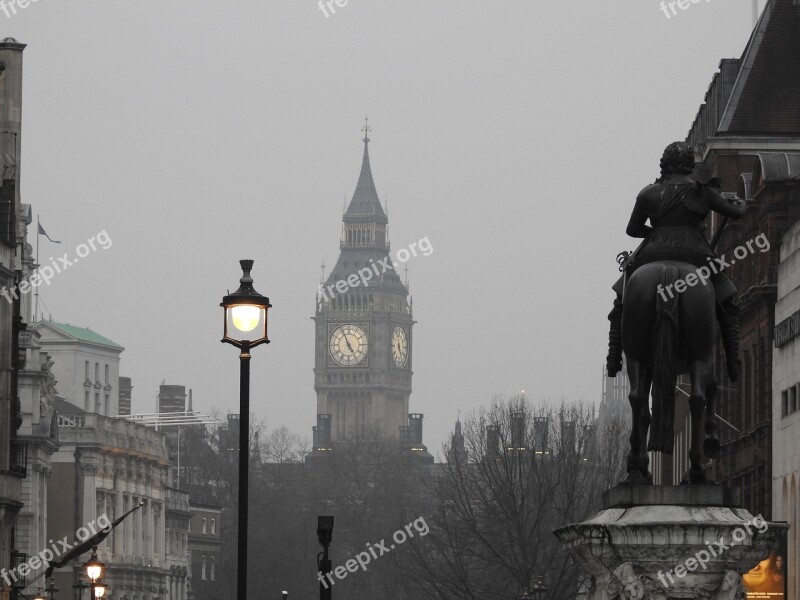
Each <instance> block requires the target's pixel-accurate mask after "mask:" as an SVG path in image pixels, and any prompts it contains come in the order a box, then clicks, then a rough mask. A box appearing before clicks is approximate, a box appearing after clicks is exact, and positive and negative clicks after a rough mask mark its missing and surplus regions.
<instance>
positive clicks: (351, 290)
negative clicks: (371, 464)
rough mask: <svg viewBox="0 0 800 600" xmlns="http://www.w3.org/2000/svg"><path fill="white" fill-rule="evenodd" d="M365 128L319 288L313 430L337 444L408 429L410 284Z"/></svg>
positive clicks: (394, 436) (394, 434) (393, 436)
mask: <svg viewBox="0 0 800 600" xmlns="http://www.w3.org/2000/svg"><path fill="white" fill-rule="evenodd" d="M363 131H364V159H363V162H362V164H361V174H360V175H359V178H358V184H357V185H356V190H355V192H354V193H353V198H352V200H351V201H350V204H349V206H348V207H347V210H346V211H345V213H344V217H343V218H342V238H341V242H340V244H339V248H340V253H339V260H337V261H336V266H335V267H334V268H333V270H332V271H331V273H330V275H329V276H328V278H327V280H326V281H325V282H324V283H323V284H322V287H321V289H320V291H319V292H318V294H317V307H316V315H315V316H314V317H313V319H314V322H315V329H316V343H315V347H316V357H315V363H314V389H315V391H316V392H317V414H318V423H317V425H318V426H317V428H315V429H320V433H321V436H320V437H321V439H325V438H327V439H329V440H330V442H333V443H335V442H342V441H348V440H355V439H359V438H366V437H372V436H375V435H380V436H382V437H383V439H397V438H398V435H399V434H400V431H401V428H402V429H403V430H404V431H405V432H407V431H408V430H409V418H408V399H409V396H410V395H411V375H412V371H411V362H412V358H413V350H412V339H413V337H412V331H411V330H412V327H413V324H414V321H413V318H412V315H411V305H410V303H409V295H408V289H407V287H406V286H405V285H404V284H403V282H402V281H401V280H400V277H399V276H398V274H397V272H396V271H395V269H394V266H393V264H392V258H391V256H390V253H389V238H388V235H387V225H388V223H389V219H388V217H387V216H386V213H385V212H384V210H383V207H382V206H381V203H380V200H379V199H378V193H377V191H376V189H375V183H374V181H373V179H372V169H371V168H370V162H369V141H370V140H369V132H370V129H369V126H368V124H367V125H365V126H364V130H363ZM416 416H417V415H414V417H416ZM419 418H420V419H421V415H419ZM419 427H420V428H421V421H420V423H419ZM420 434H421V431H420ZM420 441H421V440H420Z"/></svg>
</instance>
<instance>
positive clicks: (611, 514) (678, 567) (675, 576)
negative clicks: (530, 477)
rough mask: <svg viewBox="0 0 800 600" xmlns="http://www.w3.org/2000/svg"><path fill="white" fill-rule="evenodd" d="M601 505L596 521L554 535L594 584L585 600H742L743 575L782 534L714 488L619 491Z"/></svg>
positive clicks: (777, 525)
mask: <svg viewBox="0 0 800 600" xmlns="http://www.w3.org/2000/svg"><path fill="white" fill-rule="evenodd" d="M603 500H604V505H605V506H606V508H604V509H603V510H602V511H600V512H599V513H598V514H597V515H596V516H595V517H593V518H591V519H589V520H587V521H584V522H582V523H575V524H573V525H567V526H566V527H562V528H560V529H557V530H556V531H555V532H554V533H555V535H556V536H557V537H558V538H559V540H561V542H562V543H563V544H564V545H565V547H566V548H567V549H568V550H569V551H570V552H571V553H572V554H573V556H575V558H576V559H577V560H578V562H579V563H580V564H582V565H583V567H584V569H585V570H586V571H587V572H588V573H589V574H590V575H591V576H592V579H593V585H592V590H591V593H590V595H589V600H613V599H615V598H618V599H620V600H643V599H651V600H667V599H677V598H696V599H702V600H739V599H741V598H744V590H743V587H742V582H741V575H740V574H741V573H746V572H747V571H749V570H750V569H751V568H752V567H754V566H755V565H756V564H758V562H759V561H761V560H764V559H765V558H766V557H767V556H768V555H769V552H770V550H771V549H772V548H775V547H776V546H777V544H778V540H779V537H780V535H781V534H782V530H783V529H784V528H785V527H786V525H785V524H781V523H767V522H766V521H765V520H764V519H763V518H761V516H760V515H759V516H756V517H754V516H753V515H751V514H750V513H749V512H748V511H747V510H745V509H743V508H740V507H739V506H738V504H739V501H738V494H737V493H735V492H734V491H732V490H729V489H725V488H722V487H718V486H672V487H669V486H624V487H622V486H621V487H618V488H613V489H611V490H608V491H607V492H606V493H605V494H604V497H603Z"/></svg>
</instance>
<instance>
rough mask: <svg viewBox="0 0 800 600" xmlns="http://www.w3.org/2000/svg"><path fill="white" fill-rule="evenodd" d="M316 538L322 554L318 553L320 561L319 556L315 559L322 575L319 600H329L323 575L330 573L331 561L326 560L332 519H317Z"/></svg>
mask: <svg viewBox="0 0 800 600" xmlns="http://www.w3.org/2000/svg"><path fill="white" fill-rule="evenodd" d="M317 538H318V539H319V545H320V546H322V552H320V555H321V556H322V560H320V557H319V556H318V557H317V561H318V562H319V571H320V573H321V574H322V576H321V577H320V580H319V600H331V597H332V594H331V592H332V590H331V588H330V587H329V586H328V584H326V583H325V582H324V581H323V580H324V578H325V574H326V573H330V572H331V561H330V558H328V548H329V547H330V545H331V540H333V517H330V516H319V517H317Z"/></svg>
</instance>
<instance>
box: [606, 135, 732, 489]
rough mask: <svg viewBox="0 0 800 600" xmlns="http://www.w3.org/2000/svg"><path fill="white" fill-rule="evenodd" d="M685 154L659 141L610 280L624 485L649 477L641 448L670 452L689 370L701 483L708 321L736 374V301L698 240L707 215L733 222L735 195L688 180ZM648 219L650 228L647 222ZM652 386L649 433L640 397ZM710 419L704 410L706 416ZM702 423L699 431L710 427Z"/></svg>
mask: <svg viewBox="0 0 800 600" xmlns="http://www.w3.org/2000/svg"><path fill="white" fill-rule="evenodd" d="M693 171H694V152H693V150H692V149H691V148H690V147H689V146H687V145H686V144H684V143H682V142H676V143H673V144H670V145H669V146H667V148H666V150H665V151H664V154H663V156H662V158H661V177H660V178H659V179H658V180H657V181H656V182H655V183H654V184H652V185H649V186H647V187H646V188H644V189H643V190H642V191H641V192H640V193H639V196H638V197H637V199H636V204H635V206H634V209H633V213H632V214H631V218H630V222H629V223H628V228H627V233H628V235H630V236H632V237H643V238H644V242H642V244H641V245H640V246H639V248H638V249H637V250H636V251H635V252H634V253H633V254H632V255H630V256H629V257H628V259H627V261H626V262H625V264H624V265H623V276H622V277H621V278H620V280H619V281H618V282H617V283H616V284H615V285H614V290H615V291H616V292H617V297H616V299H615V301H614V308H613V310H612V311H611V313H610V314H609V320H610V321H611V331H610V335H609V355H608V359H607V369H608V374H609V376H611V377H613V376H614V375H616V374H617V373H618V372H619V371H620V370H621V368H622V351H624V352H625V357H626V360H627V365H628V376H629V378H630V382H631V395H630V401H631V408H632V410H633V433H632V435H631V454H630V456H629V458H628V474H629V475H628V481H630V482H632V483H649V482H651V481H652V478H651V477H650V473H649V470H648V463H649V461H648V459H647V450H656V451H661V452H666V453H668V454H671V453H672V446H673V429H672V424H673V417H674V388H675V383H676V379H677V376H678V374H680V373H684V372H688V373H689V376H690V379H691V383H692V393H691V395H690V399H689V404H690V408H691V412H692V448H691V450H690V453H689V454H690V460H691V463H692V468H691V470H690V479H691V480H692V482H693V483H702V482H704V481H705V476H704V474H703V467H702V465H701V464H700V458H701V455H700V449H699V446H700V445H701V444H702V434H701V423H702V420H703V413H704V411H705V409H706V402H713V396H714V394H715V393H716V380H715V378H714V375H713V368H712V367H713V364H712V354H713V345H714V341H715V340H716V335H717V321H718V322H719V330H720V334H721V336H722V342H723V346H724V349H725V355H726V362H727V369H728V375H729V377H730V379H731V381H737V380H738V378H739V371H740V362H739V357H738V354H739V307H738V299H737V295H736V288H735V287H734V285H733V283H732V282H731V281H730V279H728V277H727V276H726V275H725V273H724V271H723V268H724V266H725V263H724V260H721V259H719V258H717V256H716V254H715V253H714V250H713V248H712V246H711V245H710V244H709V242H708V240H707V239H706V234H705V230H706V225H705V221H706V217H707V216H708V214H709V212H711V211H712V210H713V211H716V212H718V213H720V214H721V215H723V216H724V217H727V218H733V219H737V218H739V217H740V216H742V215H743V214H744V212H745V209H746V207H745V204H744V201H742V200H739V199H738V198H737V199H729V198H726V197H725V196H724V195H723V194H722V193H720V191H719V185H718V183H717V182H715V181H714V180H712V181H710V182H706V183H703V182H699V181H694V180H692V179H691V178H690V175H691V174H692V172H693ZM648 219H649V221H650V226H647V225H646V221H647V220H648ZM651 385H652V391H653V414H652V421H653V430H652V432H651V434H650V441H649V444H647V450H646V449H645V445H646V444H645V442H646V441H647V439H648V438H647V434H648V429H649V425H650V421H651V415H650V410H649V395H650V388H651ZM712 415H713V409H712V412H711V415H709V417H711V416H712ZM713 427H714V424H713V419H712V418H709V419H707V420H706V432H707V433H709V432H710V431H713Z"/></svg>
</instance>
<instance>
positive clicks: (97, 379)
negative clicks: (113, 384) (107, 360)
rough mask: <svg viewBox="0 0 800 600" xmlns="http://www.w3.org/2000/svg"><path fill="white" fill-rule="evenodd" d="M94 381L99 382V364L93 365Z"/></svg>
mask: <svg viewBox="0 0 800 600" xmlns="http://www.w3.org/2000/svg"><path fill="white" fill-rule="evenodd" d="M94 380H95V381H100V363H94Z"/></svg>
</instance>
